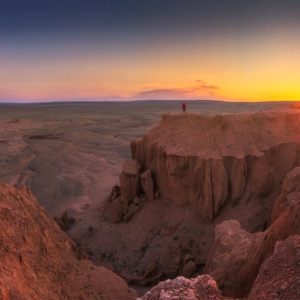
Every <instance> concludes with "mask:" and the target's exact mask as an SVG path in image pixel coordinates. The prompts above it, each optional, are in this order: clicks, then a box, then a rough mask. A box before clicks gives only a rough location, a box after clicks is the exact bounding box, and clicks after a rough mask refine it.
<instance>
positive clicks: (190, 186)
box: [131, 111, 300, 221]
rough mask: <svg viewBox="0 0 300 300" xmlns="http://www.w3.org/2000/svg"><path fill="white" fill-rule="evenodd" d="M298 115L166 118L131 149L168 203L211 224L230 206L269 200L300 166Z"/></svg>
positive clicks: (166, 116)
mask: <svg viewBox="0 0 300 300" xmlns="http://www.w3.org/2000/svg"><path fill="white" fill-rule="evenodd" d="M299 150H300V113H299V111H268V112H260V113H242V114H235V115H209V116H201V115H196V114H181V115H172V114H166V115H163V117H162V121H161V122H160V124H159V125H158V126H157V127H155V128H153V129H152V130H151V131H150V132H149V133H148V134H147V135H146V136H144V137H143V138H141V139H137V140H135V141H133V142H132V143H131V151H132V157H133V159H135V160H137V161H138V162H139V163H140V164H141V166H142V169H143V170H150V171H151V172H152V175H153V179H154V183H155V186H156V187H157V188H158V189H159V191H160V192H161V195H162V197H163V198H164V199H168V200H170V201H172V202H173V203H174V204H176V205H180V206H185V205H190V206H192V207H193V208H194V209H195V210H196V211H197V212H199V214H200V215H201V216H202V217H203V218H204V219H206V220H208V221H213V219H214V218H215V217H216V216H217V215H219V214H220V212H221V210H222V207H223V206H224V205H225V204H226V203H228V202H230V203H231V204H232V205H235V204H237V203H238V202H239V201H240V200H241V199H242V198H243V197H247V198H251V197H252V196H254V197H267V196H268V195H269V194H270V193H271V191H272V190H273V188H274V187H275V186H278V183H280V182H281V181H282V180H283V178H284V176H285V175H286V174H287V173H288V172H289V171H290V170H292V169H293V167H294V166H296V165H298V164H299V153H300V151H299Z"/></svg>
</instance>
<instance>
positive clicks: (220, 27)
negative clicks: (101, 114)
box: [0, 0, 300, 102]
mask: <svg viewBox="0 0 300 300" xmlns="http://www.w3.org/2000/svg"><path fill="white" fill-rule="evenodd" d="M299 16H300V1H299V0H38V1H37V0H0V102H40V101H68V100H143V99H180V100H182V99H185V100H189V99H212V100H215V99H218V100H227V101H279V100H300V84H299V83H300V17H299Z"/></svg>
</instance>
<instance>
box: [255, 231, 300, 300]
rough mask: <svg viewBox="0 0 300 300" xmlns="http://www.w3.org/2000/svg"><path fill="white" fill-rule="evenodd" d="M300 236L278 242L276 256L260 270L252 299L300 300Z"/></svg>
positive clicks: (267, 261)
mask: <svg viewBox="0 0 300 300" xmlns="http://www.w3.org/2000/svg"><path fill="white" fill-rule="evenodd" d="M299 266H300V236H299V235H296V236H293V237H290V238H288V239H287V240H285V241H284V242H278V243H277V244H276V246H275V250H274V254H273V255H272V256H271V257H270V258H269V259H268V260H266V261H265V263H264V264H263V266H262V267H261V268H260V271H259V274H258V277H257V279H256V281H255V283H254V286H253V289H252V291H251V293H250V297H249V298H250V299H258V300H275V299H278V300H281V299H288V300H298V299H300V285H299V282H300V274H299Z"/></svg>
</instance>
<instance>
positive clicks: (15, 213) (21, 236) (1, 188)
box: [0, 182, 137, 300]
mask: <svg viewBox="0 0 300 300" xmlns="http://www.w3.org/2000/svg"><path fill="white" fill-rule="evenodd" d="M78 255H80V253H79V252H78V250H77V247H76V245H75V244H74V242H72V241H71V240H70V238H68V236H67V235H66V234H65V233H64V232H63V231H62V230H61V229H60V228H59V226H58V225H57V224H56V222H55V221H54V220H52V219H51V218H50V217H49V216H48V214H47V213H46V212H45V211H44V209H42V208H41V207H40V206H39V204H38V202H37V200H36V198H35V196H34V195H33V194H32V193H31V192H30V190H28V189H27V188H22V189H19V190H18V189H15V188H13V187H11V186H9V185H7V184H4V183H1V182H0V270H1V272H0V299H3V300H11V299H13V300H40V299H45V300H54V299H61V300H66V299H87V300H88V299H90V300H94V299H110V300H115V299H128V300H130V299H132V300H133V299H136V296H137V294H136V293H135V292H134V291H133V290H131V289H129V288H128V286H127V285H126V283H125V282H124V281H123V280H122V279H121V278H119V277H118V276H116V275H115V274H114V273H113V272H111V271H109V270H107V269H105V268H103V267H99V266H95V265H94V264H93V263H92V262H91V261H89V260H86V259H83V260H78V259H77V257H78ZM80 256H81V258H83V257H82V255H80ZM108 283H109V284H108Z"/></svg>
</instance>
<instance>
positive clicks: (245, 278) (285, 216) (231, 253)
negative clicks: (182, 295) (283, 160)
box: [204, 167, 300, 299]
mask: <svg viewBox="0 0 300 300" xmlns="http://www.w3.org/2000/svg"><path fill="white" fill-rule="evenodd" d="M299 191H300V167H297V168H295V169H293V170H292V171H291V172H289V173H288V174H287V175H286V178H285V179H284V182H283V184H282V188H281V193H280V195H279V196H278V198H277V199H276V202H275V205H274V208H273V211H272V216H273V219H272V223H271V226H270V227H269V228H268V229H267V230H266V231H264V232H257V233H249V232H246V231H245V230H243V229H242V228H241V226H240V224H239V222H237V221H233V220H232V221H225V222H223V223H222V224H220V225H217V226H216V229H215V242H214V244H213V246H212V248H211V252H210V255H209V257H208V260H207V262H206V266H205V270H204V273H208V274H209V275H210V276H212V277H213V278H214V279H215V280H216V281H217V283H218V286H219V288H220V289H221V290H222V291H223V293H224V295H225V296H231V297H242V296H245V295H247V294H248V293H249V292H250V291H251V288H252V285H253V283H254V281H255V279H256V278H257V274H258V273H259V270H260V267H261V265H262V263H263V262H264V261H265V260H266V259H267V258H269V257H270V256H271V255H272V254H273V252H274V247H275V244H276V242H278V241H283V240H285V239H287V238H289V237H290V236H294V235H297V234H300V192H299ZM275 216H276V217H275ZM294 256H297V254H296V253H294V254H292V255H291V257H290V259H291V260H292V259H294ZM280 272H281V271H280V270H278V274H277V275H278V276H280ZM287 299H288V298H287Z"/></svg>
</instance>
